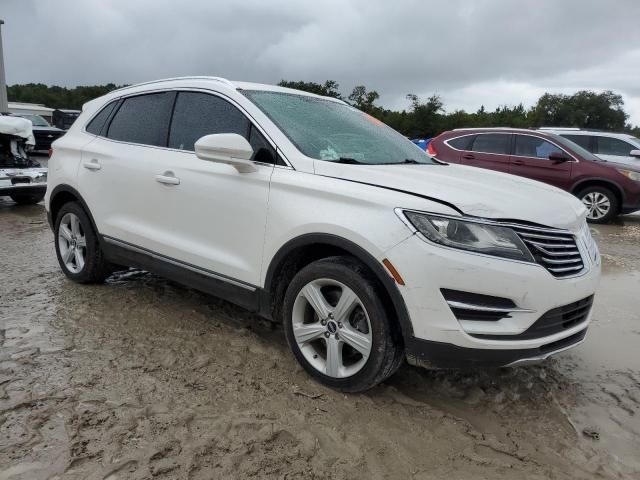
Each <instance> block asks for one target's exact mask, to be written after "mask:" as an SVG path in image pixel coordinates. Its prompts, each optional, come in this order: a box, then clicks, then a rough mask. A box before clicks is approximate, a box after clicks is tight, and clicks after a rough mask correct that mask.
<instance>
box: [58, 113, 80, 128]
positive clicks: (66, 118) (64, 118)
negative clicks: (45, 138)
mask: <svg viewBox="0 0 640 480" xmlns="http://www.w3.org/2000/svg"><path fill="white" fill-rule="evenodd" d="M81 113H82V110H70V109H66V108H59V109H56V110H54V111H53V115H52V118H53V124H54V125H55V126H56V127H58V128H60V129H62V130H69V128H70V127H71V125H73V122H75V121H76V118H78V117H79V116H80V114H81Z"/></svg>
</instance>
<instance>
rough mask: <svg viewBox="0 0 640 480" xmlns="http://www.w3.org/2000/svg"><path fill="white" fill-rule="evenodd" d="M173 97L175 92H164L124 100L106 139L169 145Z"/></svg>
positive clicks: (161, 145) (112, 121)
mask: <svg viewBox="0 0 640 480" xmlns="http://www.w3.org/2000/svg"><path fill="white" fill-rule="evenodd" d="M174 95H175V94H174V93H173V92H163V93H150V94H147V95H138V96H135V97H128V98H125V99H124V101H123V102H122V105H120V108H119V109H118V111H117V112H116V114H115V116H114V117H113V120H111V124H110V125H109V131H108V133H107V137H108V138H110V139H112V140H120V141H123V142H131V143H140V144H143V145H153V146H157V147H164V146H166V144H167V132H168V129H169V119H170V118H171V107H172V106H173V99H174Z"/></svg>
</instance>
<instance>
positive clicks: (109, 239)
mask: <svg viewBox="0 0 640 480" xmlns="http://www.w3.org/2000/svg"><path fill="white" fill-rule="evenodd" d="M102 237H103V238H104V240H105V242H107V243H110V244H112V245H116V246H118V247H122V248H125V249H127V250H130V251H132V252H137V253H142V254H144V255H148V256H150V257H152V258H155V259H156V260H161V261H163V262H166V263H170V264H172V265H175V266H177V267H181V268H185V269H187V270H190V271H192V272H195V273H199V274H201V275H205V276H207V277H210V278H214V279H216V280H220V281H222V282H226V283H229V284H231V285H235V286H236V287H240V288H244V289H245V290H249V291H250V292H255V291H256V290H257V287H255V286H253V285H250V284H248V283H245V282H243V281H241V280H235V279H233V278H230V277H227V276H225V275H222V274H220V273H215V272H212V271H211V270H207V269H205V268H201V267H198V266H196V265H192V264H190V263H186V262H182V261H180V260H176V259H174V258H171V257H167V256H166V255H162V254H161V253H156V252H154V251H152V250H148V249H146V248H144V247H138V246H136V245H133V244H131V243H129V242H125V241H124V240H118V239H117V238H113V237H109V236H108V235H103V236H102Z"/></svg>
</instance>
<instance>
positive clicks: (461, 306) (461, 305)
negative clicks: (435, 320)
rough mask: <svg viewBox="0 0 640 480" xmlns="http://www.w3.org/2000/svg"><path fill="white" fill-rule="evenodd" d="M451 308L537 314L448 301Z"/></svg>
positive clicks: (518, 309)
mask: <svg viewBox="0 0 640 480" xmlns="http://www.w3.org/2000/svg"><path fill="white" fill-rule="evenodd" d="M447 304H448V305H449V307H450V308H459V309H463V310H475V311H477V312H495V313H512V312H513V313H535V310H527V309H526V308H519V307H512V308H500V307H485V306H483V305H475V304H473V303H466V302H456V301H455V300H447Z"/></svg>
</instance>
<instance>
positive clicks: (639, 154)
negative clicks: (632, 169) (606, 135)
mask: <svg viewBox="0 0 640 480" xmlns="http://www.w3.org/2000/svg"><path fill="white" fill-rule="evenodd" d="M629 155H631V156H632V157H640V150H631V151H630V152H629Z"/></svg>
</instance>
